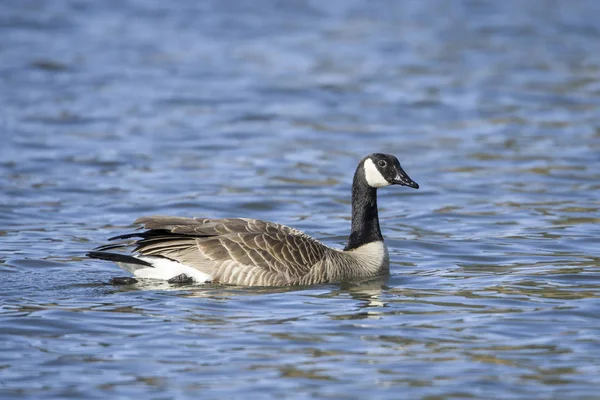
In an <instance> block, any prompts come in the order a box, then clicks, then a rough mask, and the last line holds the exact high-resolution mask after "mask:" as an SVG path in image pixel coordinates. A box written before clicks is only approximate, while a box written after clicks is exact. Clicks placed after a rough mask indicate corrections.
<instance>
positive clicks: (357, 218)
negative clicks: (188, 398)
mask: <svg viewBox="0 0 600 400" xmlns="http://www.w3.org/2000/svg"><path fill="white" fill-rule="evenodd" d="M389 185H403V186H408V187H411V188H415V189H418V188H419V185H418V184H417V183H416V182H414V181H413V180H412V179H410V177H409V176H408V175H407V174H406V172H404V170H403V169H402V167H401V166H400V162H399V161H398V159H397V158H396V157H394V156H393V155H390V154H380V153H375V154H371V155H368V156H366V157H365V158H363V159H362V160H361V161H360V163H359V164H358V167H357V168H356V172H355V173H354V181H353V183H352V231H351V233H350V237H349V238H348V244H347V245H346V247H345V248H344V249H343V250H341V249H334V248H331V247H329V246H326V245H324V244H323V243H321V242H319V241H318V240H316V239H313V238H312V237H310V236H308V235H306V234H304V233H302V232H300V231H298V230H296V229H293V228H290V227H287V226H284V225H279V224H275V223H272V222H266V221H261V220H257V219H249V218H226V219H208V218H183V217H165V216H150V217H141V218H139V219H137V220H136V221H135V224H139V225H141V226H142V227H143V228H145V229H146V230H145V231H143V232H137V233H129V234H125V235H120V236H116V237H113V238H111V239H109V240H113V239H131V238H137V239H136V240H134V241H129V242H119V243H116V244H109V245H105V246H101V247H98V248H97V249H95V250H96V251H92V252H90V253H88V254H87V255H88V257H91V258H99V259H104V260H110V261H114V262H116V263H117V265H119V266H120V267H121V268H123V269H125V270H127V271H129V272H131V273H133V275H134V276H136V277H138V278H154V279H163V280H168V281H169V282H187V281H194V282H196V283H205V282H215V283H222V284H231V285H245V286H290V285H310V284H317V283H331V282H342V281H357V280H364V279H368V278H371V277H376V276H378V275H382V274H386V273H388V272H389V255H388V250H387V247H386V246H385V244H384V243H383V237H382V236H381V230H380V229H379V216H378V213H377V188H380V187H384V186H389ZM130 245H132V246H135V247H134V248H133V252H132V253H131V254H130V255H126V254H121V253H111V252H107V251H106V250H112V249H125V248H126V247H128V246H130ZM123 279H130V280H131V281H132V282H135V279H134V278H123Z"/></svg>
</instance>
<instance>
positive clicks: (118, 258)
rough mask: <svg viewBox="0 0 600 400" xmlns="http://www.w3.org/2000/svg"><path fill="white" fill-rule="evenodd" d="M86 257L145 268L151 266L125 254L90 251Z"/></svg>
mask: <svg viewBox="0 0 600 400" xmlns="http://www.w3.org/2000/svg"><path fill="white" fill-rule="evenodd" d="M86 257H89V258H97V259H99V260H108V261H114V262H124V263H129V264H139V265H144V266H147V267H151V266H152V264H150V263H149V262H147V261H144V260H140V259H139V258H136V257H134V256H130V255H127V254H118V253H109V252H106V251H90V252H88V253H87V254H86Z"/></svg>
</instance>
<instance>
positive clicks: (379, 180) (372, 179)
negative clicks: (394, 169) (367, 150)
mask: <svg viewBox="0 0 600 400" xmlns="http://www.w3.org/2000/svg"><path fill="white" fill-rule="evenodd" d="M363 167H364V169H365V178H366V179H367V183H368V184H369V186H371V187H374V188H379V187H384V186H390V185H391V183H389V182H388V181H387V180H386V179H385V178H384V177H383V175H381V172H379V170H378V169H377V167H376V166H375V164H374V163H373V160H371V159H370V158H367V159H366V160H365V163H364V166H363Z"/></svg>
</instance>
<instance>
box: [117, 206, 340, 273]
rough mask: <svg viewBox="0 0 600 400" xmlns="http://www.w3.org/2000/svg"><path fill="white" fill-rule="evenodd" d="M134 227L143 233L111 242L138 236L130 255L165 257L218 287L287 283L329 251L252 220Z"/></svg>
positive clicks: (165, 220)
mask: <svg viewBox="0 0 600 400" xmlns="http://www.w3.org/2000/svg"><path fill="white" fill-rule="evenodd" d="M135 222H136V223H137V224H141V225H143V227H144V228H145V229H147V230H146V231H145V232H139V233H134V234H127V235H121V236H117V237H116V238H114V239H128V238H132V237H140V239H139V240H137V241H135V242H134V243H133V244H134V245H135V246H136V247H135V249H134V251H135V252H138V253H140V254H142V255H152V256H162V257H167V258H169V259H172V260H175V261H178V262H181V263H183V264H186V265H189V266H192V267H195V268H198V269H199V270H201V271H203V272H205V273H208V274H211V275H212V276H213V278H214V279H215V281H217V280H218V281H221V282H223V283H236V282H238V283H239V282H240V279H242V277H243V278H244V279H247V280H248V281H251V280H252V279H253V278H255V277H257V276H260V277H262V278H261V279H262V280H265V282H266V281H269V282H271V281H272V282H276V281H281V282H284V283H290V282H293V281H295V280H298V278H301V277H302V276H305V275H307V274H308V273H309V272H311V270H312V269H313V268H319V267H320V266H322V264H323V263H322V261H323V260H324V258H325V257H326V254H327V252H329V251H333V250H332V249H330V248H329V247H327V246H325V245H324V244H322V243H320V242H319V241H317V240H315V239H313V238H311V237H310V236H307V235H305V234H304V233H302V232H300V231H298V230H296V229H293V228H290V227H287V226H285V225H279V224H274V223H271V222H266V221H261V220H256V219H243V218H229V219H205V218H178V217H160V216H153V217H142V218H140V219H138V220H137V221H135ZM117 246H119V245H117ZM107 247H108V246H107ZM233 275H236V279H234V277H233Z"/></svg>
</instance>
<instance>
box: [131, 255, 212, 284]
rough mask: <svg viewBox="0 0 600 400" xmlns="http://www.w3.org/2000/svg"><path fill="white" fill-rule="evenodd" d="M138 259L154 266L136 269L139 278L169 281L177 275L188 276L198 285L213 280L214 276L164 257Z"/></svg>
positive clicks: (140, 257) (141, 257)
mask: <svg viewBox="0 0 600 400" xmlns="http://www.w3.org/2000/svg"><path fill="white" fill-rule="evenodd" d="M137 258H139V259H140V260H144V261H147V262H149V263H150V264H152V267H146V268H139V269H136V270H135V271H134V272H133V274H134V275H135V276H137V277H138V278H146V279H161V280H165V281H168V280H169V279H171V278H174V277H176V276H177V275H181V274H186V275H187V276H189V277H190V278H192V279H193V280H194V281H195V282H196V283H205V282H210V281H211V280H212V276H210V275H208V274H205V273H204V272H202V271H199V270H198V269H196V268H193V267H190V266H188V265H185V264H182V263H179V262H177V261H173V260H168V259H166V258H163V257H152V256H137Z"/></svg>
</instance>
